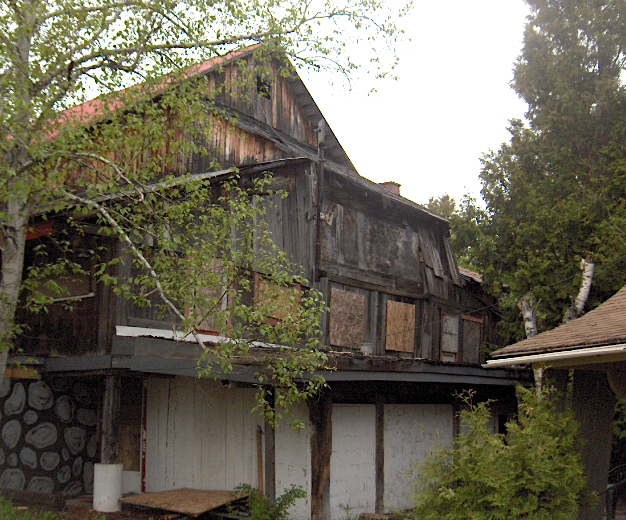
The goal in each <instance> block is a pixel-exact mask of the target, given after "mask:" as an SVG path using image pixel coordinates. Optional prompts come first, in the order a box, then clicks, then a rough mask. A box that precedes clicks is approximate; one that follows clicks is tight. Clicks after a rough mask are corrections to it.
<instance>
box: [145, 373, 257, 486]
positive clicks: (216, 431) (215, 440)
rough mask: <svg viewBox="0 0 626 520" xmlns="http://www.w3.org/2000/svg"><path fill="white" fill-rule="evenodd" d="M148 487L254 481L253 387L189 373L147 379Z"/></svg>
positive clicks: (230, 483) (255, 446)
mask: <svg viewBox="0 0 626 520" xmlns="http://www.w3.org/2000/svg"><path fill="white" fill-rule="evenodd" d="M147 381H148V382H147V384H148V387H147V390H148V393H147V398H148V402H147V417H146V491H148V492H150V491H163V490H168V489H175V488H180V487H190V488H196V489H216V490H220V489H221V490H232V489H233V488H235V487H236V486H237V485H239V484H242V483H248V484H251V485H253V486H255V487H256V486H258V482H257V480H258V471H257V442H256V431H257V427H263V421H262V419H261V418H260V416H259V415H258V414H252V413H250V411H251V410H252V407H253V406H254V390H251V389H238V388H226V387H223V386H222V384H221V383H220V382H216V381H209V380H198V379H193V378H175V379H164V378H163V379H162V378H150V379H148V380H147Z"/></svg>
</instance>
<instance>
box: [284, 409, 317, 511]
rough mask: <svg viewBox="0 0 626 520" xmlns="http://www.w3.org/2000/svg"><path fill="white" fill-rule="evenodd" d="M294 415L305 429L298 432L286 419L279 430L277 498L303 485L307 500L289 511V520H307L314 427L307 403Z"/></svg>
mask: <svg viewBox="0 0 626 520" xmlns="http://www.w3.org/2000/svg"><path fill="white" fill-rule="evenodd" d="M293 416H294V418H296V419H300V420H301V421H302V422H303V423H304V424H305V427H304V428H301V429H299V430H298V431H294V430H293V429H292V428H291V426H290V422H291V418H290V417H286V418H285V419H284V420H283V421H281V423H280V424H279V426H278V428H277V429H276V495H277V496H278V495H280V494H282V493H283V492H284V491H285V489H287V488H289V487H291V486H292V485H296V486H302V488H303V489H304V490H305V491H306V493H307V497H306V498H302V499H299V500H297V501H296V503H295V504H294V506H293V507H292V508H291V509H289V518H290V519H292V520H307V519H308V518H310V517H311V428H310V422H309V410H308V408H307V406H306V404H304V403H301V404H298V405H296V406H295V407H294V409H293Z"/></svg>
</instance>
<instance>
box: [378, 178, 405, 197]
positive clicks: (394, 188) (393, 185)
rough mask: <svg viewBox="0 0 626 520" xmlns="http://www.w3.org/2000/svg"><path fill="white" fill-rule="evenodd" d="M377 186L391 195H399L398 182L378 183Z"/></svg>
mask: <svg viewBox="0 0 626 520" xmlns="http://www.w3.org/2000/svg"><path fill="white" fill-rule="evenodd" d="M378 185H379V186H382V187H383V188H385V189H386V190H388V191H390V192H392V193H395V194H396V195H400V183H398V182H393V181H387V182H379V183H378Z"/></svg>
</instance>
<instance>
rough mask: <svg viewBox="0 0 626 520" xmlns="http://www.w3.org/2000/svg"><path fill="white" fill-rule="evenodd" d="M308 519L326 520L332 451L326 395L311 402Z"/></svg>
mask: <svg viewBox="0 0 626 520" xmlns="http://www.w3.org/2000/svg"><path fill="white" fill-rule="evenodd" d="M308 405H309V419H310V421H311V427H312V430H311V520H326V519H328V518H330V455H331V451H332V430H333V428H332V409H333V407H332V400H331V398H330V395H329V394H328V392H323V393H321V394H319V396H318V397H317V399H311V400H310V401H309V402H308Z"/></svg>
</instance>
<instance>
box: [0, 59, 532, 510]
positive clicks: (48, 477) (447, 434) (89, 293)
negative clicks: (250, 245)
mask: <svg viewBox="0 0 626 520" xmlns="http://www.w3.org/2000/svg"><path fill="white" fill-rule="evenodd" d="M247 57H248V54H246V53H245V52H244V53H239V54H238V55H237V57H236V59H247ZM233 59H235V58H233ZM237 71H238V68H237V67H235V66H234V65H233V62H232V61H229V60H228V59H226V60H225V65H224V68H223V69H222V68H220V69H219V70H218V69H216V68H215V67H213V65H212V64H211V63H208V64H205V65H203V66H202V67H201V71H200V73H201V74H205V75H216V76H217V75H220V77H221V78H222V79H223V78H224V77H234V76H235V75H236V74H237ZM267 81H268V84H269V87H270V88H269V89H267V93H266V94H265V95H263V96H256V97H253V99H252V100H251V101H250V102H249V103H241V102H239V101H238V100H236V99H234V98H233V99H231V97H230V96H229V93H228V89H224V91H223V93H222V94H220V96H219V97H218V98H217V99H216V100H215V103H216V104H218V105H221V106H222V107H223V109H224V110H228V111H229V112H230V113H231V114H232V115H235V116H236V119H232V120H231V121H230V122H229V125H230V126H231V128H230V129H229V133H228V135H226V134H225V133H224V132H225V130H224V132H223V133H221V134H220V133H219V132H218V133H217V134H216V137H215V140H216V143H217V142H219V144H220V146H219V152H216V153H217V155H218V158H219V161H220V165H221V167H223V168H225V169H224V170H223V172H224V173H223V174H224V175H227V174H228V170H227V169H228V167H230V166H238V167H239V172H240V175H241V176H242V177H245V176H246V175H249V174H253V173H254V172H258V171H265V170H269V171H271V172H272V173H273V178H274V182H276V183H280V186H281V189H283V190H285V191H286V192H287V193H288V196H287V197H286V198H281V197H279V196H275V197H274V196H271V195H270V196H268V197H267V198H268V204H269V203H271V204H272V209H271V211H268V213H267V216H266V224H267V226H268V228H269V230H270V231H271V232H272V235H273V239H274V241H275V242H276V243H277V244H278V245H279V246H280V247H281V248H282V249H283V250H284V251H286V252H287V254H288V255H290V257H291V258H292V259H293V261H294V262H295V263H297V264H298V265H300V266H302V268H303V271H304V274H305V276H306V278H307V279H308V280H310V283H311V286H312V287H315V288H317V289H319V290H320V291H321V292H322V294H323V297H324V300H325V301H326V302H327V304H328V306H329V311H328V312H327V313H326V314H325V315H324V316H323V319H322V322H321V323H320V328H321V338H322V343H323V344H324V345H327V346H328V347H329V358H330V362H331V364H332V365H333V366H334V367H335V368H336V370H334V371H332V372H328V373H326V374H325V378H326V380H327V382H328V384H329V387H328V388H327V389H326V390H325V391H324V392H323V393H322V394H321V395H319V396H317V397H316V398H315V399H313V400H311V401H310V402H308V403H302V404H300V405H299V406H298V407H297V409H296V410H295V413H296V415H297V416H298V417H300V418H301V419H302V420H303V422H304V424H305V427H304V428H303V429H301V430H299V431H298V432H295V431H293V430H292V429H290V428H289V427H286V426H284V425H282V426H280V427H279V428H277V429H276V430H272V429H271V428H268V427H267V425H266V424H265V423H264V421H263V419H262V418H261V417H260V416H258V415H255V414H252V413H250V410H251V408H252V407H253V405H254V402H253V392H254V386H253V385H254V384H255V383H257V380H256V378H255V375H254V373H255V367H249V366H246V365H245V364H243V365H238V366H237V368H236V370H235V371H234V372H233V373H231V374H229V375H228V377H227V378H226V377H225V378H223V379H222V380H199V379H198V378H197V375H196V374H197V371H196V367H197V362H198V356H199V347H198V346H197V345H196V344H194V343H192V342H182V341H174V340H172V332H171V331H172V324H171V323H169V322H166V321H164V320H163V319H162V318H159V316H158V315H157V314H156V313H155V312H154V310H153V309H151V308H150V307H137V306H134V305H133V304H132V303H131V302H129V301H128V300H126V299H124V298H123V297H119V296H116V295H115V294H114V293H113V291H112V290H111V288H110V287H107V286H104V285H102V284H95V283H92V281H91V280H90V279H85V280H84V283H77V284H76V286H75V287H73V288H72V291H73V293H72V297H73V298H75V301H74V303H73V306H72V308H71V309H67V308H65V307H63V306H61V305H58V306H56V305H53V306H52V307H51V309H50V311H49V312H48V313H42V314H39V315H36V316H30V317H28V316H27V317H25V319H26V320H27V321H28V323H29V325H30V328H29V333H28V334H27V335H24V336H22V337H20V338H18V342H17V343H18V347H19V348H20V351H19V352H17V353H15V354H14V355H13V357H12V358H11V359H10V365H9V369H8V370H7V377H6V378H5V379H4V380H3V381H2V384H1V385H0V402H1V403H2V412H3V413H2V417H1V421H2V428H1V432H2V434H1V438H2V442H1V443H0V447H1V449H0V487H5V488H14V489H24V490H29V491H37V492H45V493H63V494H65V495H68V496H74V495H79V494H89V493H90V492H91V491H92V488H93V464H94V463H96V462H98V461H99V460H100V457H101V454H102V451H103V450H109V452H111V450H112V451H113V453H114V456H115V458H117V460H118V461H119V462H122V463H123V464H124V470H125V471H124V483H123V485H124V490H125V491H134V492H137V493H140V492H153V491H164V490H169V489H176V488H182V487H187V488H195V489H205V490H231V489H233V488H234V487H235V486H237V485H238V484H240V483H244V482H246V483H249V484H252V485H255V486H256V485H258V484H262V485H263V487H264V491H265V492H266V493H268V494H269V495H278V494H280V493H281V492H282V491H283V490H284V489H285V488H286V487H288V486H290V485H291V484H298V485H301V486H302V487H303V488H304V489H305V490H306V491H307V498H306V499H302V500H300V501H298V502H297V504H296V506H295V509H294V510H293V511H292V517H295V518H302V519H308V518H313V519H322V518H324V519H329V518H339V517H341V516H342V515H343V514H344V508H345V507H349V510H350V512H351V513H354V514H358V513H361V512H383V511H388V510H389V509H390V508H405V507H408V506H409V504H410V502H409V501H408V499H407V497H406V492H407V491H408V489H409V484H410V482H411V480H412V479H414V478H415V477H414V475H415V473H414V471H415V470H414V467H413V463H414V462H417V461H420V460H422V459H423V457H424V456H425V454H426V453H427V452H428V450H429V449H431V448H432V447H433V446H435V445H437V444H444V445H445V444H449V443H451V442H452V439H453V435H454V432H455V430H456V429H458V427H459V425H458V424H457V423H456V420H455V409H456V407H457V402H456V400H455V398H454V397H453V395H454V394H455V393H458V392H459V391H461V390H462V389H466V388H473V389H475V390H476V391H477V392H478V395H479V398H481V399H486V398H491V399H496V400H497V404H496V405H495V406H494V428H495V429H497V428H498V427H499V424H500V423H501V422H502V421H503V420H504V419H505V418H506V416H507V414H508V413H509V410H511V409H512V408H514V407H515V394H514V386H515V384H516V382H517V381H518V380H519V379H520V377H521V376H520V374H519V372H517V371H515V370H511V369H499V370H484V369H483V368H481V366H480V362H481V361H482V357H483V356H482V355H481V345H483V344H487V343H493V342H494V341H495V337H494V327H495V319H496V318H495V316H496V315H495V313H494V306H493V303H494V302H493V301H492V300H489V299H488V298H487V297H486V296H485V295H484V294H483V293H482V292H481V290H480V283H479V282H480V281H479V278H478V277H477V275H476V274H475V273H471V272H469V271H466V270H459V268H458V267H457V264H456V259H455V257H454V255H453V254H452V251H451V249H450V244H449V240H448V238H449V227H448V222H447V221H446V220H445V219H444V218H442V217H440V216H438V215H436V214H434V213H432V212H430V211H428V210H426V209H424V208H423V207H421V206H419V205H417V204H415V203H413V202H411V201H410V200H407V199H405V198H403V197H402V196H400V194H399V189H398V185H397V184H395V183H392V182H390V183H384V184H382V185H381V184H376V183H374V182H371V181H369V180H367V179H365V178H363V177H361V176H359V174H358V173H357V171H356V170H355V168H354V167H353V165H352V163H351V162H350V160H349V158H348V157H347V155H346V153H345V152H344V150H343V149H342V147H341V146H340V144H339V142H338V141H337V139H336V137H335V135H334V134H333V132H332V130H330V129H329V128H326V132H325V138H324V140H323V141H324V142H323V143H322V142H318V138H319V136H320V133H319V132H316V128H317V127H318V126H319V124H320V121H323V117H322V114H321V112H320V110H319V109H318V107H317V105H316V104H315V102H314V101H313V99H312V98H311V96H310V94H309V93H308V91H307V89H306V87H305V86H304V84H303V83H302V81H301V80H300V79H299V78H298V77H297V75H295V74H294V75H293V76H291V77H284V76H283V75H279V74H274V75H273V76H270V77H269V79H268V80H267ZM322 145H323V146H322ZM320 151H323V153H324V156H323V157H321V156H320ZM189 163H190V164H192V169H193V171H192V172H191V173H198V174H200V173H203V172H204V171H205V170H206V168H207V164H205V163H203V161H201V160H196V161H189ZM50 229H51V227H50V224H49V223H43V224H41V225H40V226H39V227H36V226H35V227H34V228H33V232H32V233H31V240H30V241H29V250H31V251H32V249H33V247H34V246H35V245H36V244H37V243H39V242H41V241H44V240H46V233H48V232H50ZM83 240H84V241H85V243H84V244H82V245H81V246H80V247H84V248H85V249H90V248H92V247H93V246H94V244H96V243H98V241H102V240H105V238H103V237H102V236H99V235H96V234H93V235H91V236H86V237H85V238H83ZM106 240H109V241H110V242H109V243H108V246H107V247H108V248H109V249H110V251H111V254H122V250H121V249H120V248H121V246H120V244H118V243H116V242H115V241H113V239H111V238H110V237H108V238H106ZM85 261H88V259H87V260H85ZM118 269H119V272H118V273H117V274H118V275H119V276H120V278H121V279H123V278H124V276H125V275H127V274H128V273H126V272H125V271H124V269H128V266H126V265H125V264H124V263H119V264H118ZM18 361H21V362H22V363H27V364H28V363H31V364H32V363H33V362H34V363H36V364H35V365H32V366H33V368H34V370H33V371H25V370H24V369H23V366H22V367H20V368H11V363H16V362H18ZM29 366H30V365H29ZM105 402H108V403H109V405H110V403H113V405H110V406H107V407H105V406H104V403H105ZM259 431H261V432H262V433H263V435H262V436H259V435H258V432H259ZM259 439H260V441H259ZM259 442H260V444H259Z"/></svg>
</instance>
